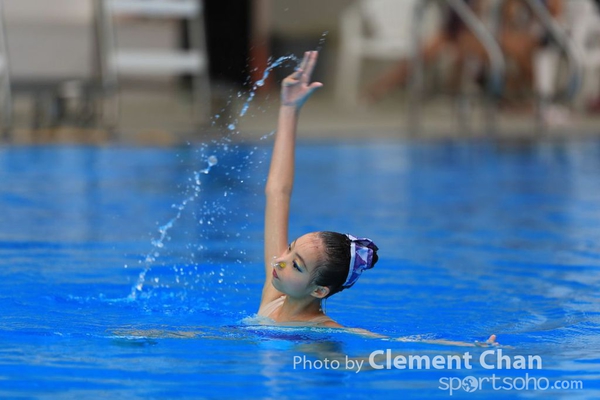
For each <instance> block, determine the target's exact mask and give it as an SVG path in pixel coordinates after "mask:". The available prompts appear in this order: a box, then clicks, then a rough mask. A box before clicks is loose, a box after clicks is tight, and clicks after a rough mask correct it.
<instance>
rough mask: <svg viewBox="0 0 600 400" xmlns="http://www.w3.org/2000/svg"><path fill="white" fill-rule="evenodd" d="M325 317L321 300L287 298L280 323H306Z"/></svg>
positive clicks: (280, 315) (280, 314)
mask: <svg viewBox="0 0 600 400" xmlns="http://www.w3.org/2000/svg"><path fill="white" fill-rule="evenodd" d="M319 315H323V311H322V309H321V299H317V298H315V297H310V298H304V299H295V298H292V297H289V296H288V297H286V298H285V301H284V303H283V305H282V307H281V311H280V313H279V316H278V320H279V321H278V322H284V321H305V320H308V319H311V318H314V317H316V316H319Z"/></svg>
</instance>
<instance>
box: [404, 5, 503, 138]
mask: <svg viewBox="0 0 600 400" xmlns="http://www.w3.org/2000/svg"><path fill="white" fill-rule="evenodd" d="M433 1H436V2H439V0H423V1H421V2H420V3H419V5H418V6H417V7H416V9H415V21H421V20H422V19H423V15H424V13H425V10H426V8H427V7H428V6H429V5H431V4H432V3H433ZM446 3H447V4H448V5H449V6H450V7H451V8H452V9H453V10H454V11H455V12H456V13H457V14H458V16H459V17H460V18H461V19H462V20H463V22H464V23H465V25H466V26H467V28H468V29H470V30H471V31H472V32H473V34H475V36H476V37H477V39H478V40H479V41H480V43H481V44H482V46H483V47H484V49H485V51H486V52H487V54H488V57H489V59H490V77H489V79H488V82H487V91H486V95H487V96H486V99H487V101H486V114H487V118H486V122H487V123H488V127H487V128H488V129H487V130H488V132H489V133H493V132H495V130H496V118H495V116H496V107H495V105H496V100H497V99H498V97H499V96H500V95H501V94H502V91H503V89H504V76H505V71H506V62H505V60H504V55H503V53H502V50H501V49H500V45H499V44H498V42H497V41H496V38H495V35H493V33H491V32H490V31H489V30H488V29H487V28H486V27H485V25H484V24H483V22H482V21H481V20H480V19H479V17H477V15H476V14H475V13H474V12H473V11H472V10H471V9H470V8H469V7H468V6H467V5H466V4H465V3H464V2H463V1H462V0H446ZM413 40H414V41H415V45H414V47H413V48H414V50H413V57H412V68H411V69H410V70H411V75H412V77H411V78H412V79H411V80H410V82H411V83H410V87H411V97H412V101H410V102H409V107H408V111H409V117H408V118H409V121H410V125H411V131H412V132H415V133H416V132H418V131H419V130H420V119H421V93H422V91H423V60H422V58H421V35H420V31H419V24H414V25H413ZM463 117H464V116H463Z"/></svg>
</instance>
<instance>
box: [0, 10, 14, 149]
mask: <svg viewBox="0 0 600 400" xmlns="http://www.w3.org/2000/svg"><path fill="white" fill-rule="evenodd" d="M12 101H13V99H12V91H11V79H10V63H9V56H8V42H7V40H6V26H5V24H4V8H3V4H2V1H0V107H1V110H2V111H1V113H2V115H1V116H0V118H1V119H2V121H1V125H0V127H1V131H0V139H2V140H9V139H10V136H11V135H10V134H11V132H10V131H11V128H12V119H13V104H12Z"/></svg>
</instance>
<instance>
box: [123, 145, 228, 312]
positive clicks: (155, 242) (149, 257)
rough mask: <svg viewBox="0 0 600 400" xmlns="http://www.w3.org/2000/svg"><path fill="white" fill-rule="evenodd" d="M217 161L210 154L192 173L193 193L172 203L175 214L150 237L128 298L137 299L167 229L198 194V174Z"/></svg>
mask: <svg viewBox="0 0 600 400" xmlns="http://www.w3.org/2000/svg"><path fill="white" fill-rule="evenodd" d="M217 162H218V159H217V157H216V156H214V155H211V156H210V157H208V158H207V159H206V163H207V167H206V168H204V169H202V170H200V171H199V172H195V173H194V185H193V194H192V195H191V196H189V197H188V198H186V199H185V200H183V201H182V202H181V204H174V205H173V208H175V209H176V210H177V214H176V215H175V216H174V217H173V218H171V220H169V222H167V223H166V224H164V225H162V226H160V227H159V228H158V233H159V234H160V236H159V237H158V238H156V239H152V241H151V242H150V243H151V244H152V247H153V249H152V250H150V252H149V253H148V254H146V257H144V269H143V270H142V272H140V274H139V275H138V279H137V281H136V284H135V285H134V286H133V287H132V288H131V293H130V294H129V296H128V299H129V300H135V299H137V297H138V294H139V293H141V292H142V289H143V288H144V283H145V282H146V275H147V274H148V272H149V271H150V269H151V267H152V264H154V262H155V261H156V259H157V258H158V257H159V256H160V251H159V250H160V249H162V248H163V247H164V245H165V244H164V242H165V239H166V238H167V234H168V232H169V230H170V229H171V228H173V225H175V222H177V220H178V219H179V218H181V214H182V212H183V211H184V210H185V207H186V206H187V205H188V203H190V202H192V201H194V200H195V199H196V197H198V196H199V194H200V185H201V184H202V182H201V180H200V174H201V173H202V174H208V173H209V172H210V169H211V168H212V167H214V166H215V165H217Z"/></svg>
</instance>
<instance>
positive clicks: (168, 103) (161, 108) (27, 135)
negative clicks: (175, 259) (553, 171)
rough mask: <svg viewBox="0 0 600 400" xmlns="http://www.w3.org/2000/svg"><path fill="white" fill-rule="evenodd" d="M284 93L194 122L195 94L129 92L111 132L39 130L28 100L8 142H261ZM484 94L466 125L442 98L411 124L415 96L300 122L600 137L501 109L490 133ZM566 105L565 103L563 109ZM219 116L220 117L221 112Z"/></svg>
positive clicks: (307, 136) (379, 129)
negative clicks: (410, 103) (192, 100)
mask: <svg viewBox="0 0 600 400" xmlns="http://www.w3.org/2000/svg"><path fill="white" fill-rule="evenodd" d="M277 96H278V94H277V93H276V92H273V93H270V94H264V93H263V94H258V95H257V96H256V97H255V98H254V100H253V101H252V102H251V103H250V108H249V110H248V112H247V114H246V115H245V116H244V117H240V116H239V114H240V111H241V109H242V107H243V105H244V103H245V101H246V100H247V93H246V94H243V95H241V96H240V97H238V96H237V95H236V92H235V91H233V90H229V91H227V92H225V93H221V94H220V95H217V96H214V97H215V100H213V104H212V110H211V112H210V115H211V116H212V117H211V120H210V121H209V120H205V121H204V122H203V123H202V124H201V125H200V126H198V125H197V124H195V123H194V120H193V117H192V112H191V103H190V97H189V95H186V94H185V93H183V92H181V91H179V92H178V91H174V90H170V91H169V90H166V91H162V92H148V91H144V92H141V91H128V92H125V93H123V95H122V108H121V114H120V119H119V123H118V128H117V129H116V130H115V131H114V132H113V133H112V134H111V132H109V131H108V130H106V129H103V128H90V127H85V128H82V127H77V126H76V124H70V125H69V124H68V123H67V124H64V125H61V126H60V127H57V128H52V129H50V128H42V129H32V128H31V127H28V125H30V120H31V107H30V105H28V104H26V102H25V100H24V99H22V101H21V102H20V103H19V102H18V103H17V104H16V105H15V129H14V130H13V131H12V137H11V139H10V141H8V143H13V144H16V145H19V144H36V143H39V144H45V143H86V144H100V145H105V144H117V145H141V146H170V145H178V144H182V143H200V142H203V141H206V140H211V139H217V138H219V137H222V136H224V135H231V131H229V130H228V128H227V127H228V126H229V125H230V124H232V123H233V124H234V125H235V131H236V132H237V131H239V132H240V134H239V135H231V138H232V140H235V138H242V139H243V140H254V139H256V140H258V139H260V138H261V137H263V136H264V135H265V134H268V133H269V132H272V131H273V130H274V129H275V126H276V118H277V109H278V99H277ZM481 101H482V99H481V98H473V99H472V100H471V102H470V106H469V107H470V109H471V112H470V114H469V115H470V117H469V118H468V120H469V121H468V125H467V126H466V125H461V124H460V123H459V118H458V115H459V113H458V111H457V110H458V107H457V106H456V101H455V100H454V99H452V98H449V97H443V96H436V97H433V98H432V99H429V100H427V101H426V102H425V103H424V105H423V108H422V118H421V121H422V122H421V129H420V131H419V133H411V132H413V131H412V130H411V129H409V123H408V120H409V119H408V110H407V107H408V101H407V98H406V96H405V95H403V94H402V93H398V94H397V95H396V96H395V97H394V96H392V97H390V98H388V99H386V100H384V101H382V102H381V103H379V104H376V105H373V106H370V107H358V108H353V109H347V108H346V109H344V108H342V107H339V106H338V105H336V103H335V101H334V98H333V93H331V92H330V91H327V90H323V91H321V92H317V93H316V94H315V95H314V96H313V98H312V99H311V100H310V101H309V102H308V103H307V104H306V105H305V106H304V109H303V110H302V117H301V121H300V125H299V137H300V138H301V139H303V140H315V141H319V140H338V139H342V140H364V139H382V140H396V139H409V138H422V139H426V140H436V139H452V138H478V137H489V136H490V135H494V137H498V138H501V139H503V138H507V139H522V138H523V139H536V138H547V137H551V138H558V139H565V138H572V137H577V138H580V137H589V136H598V135H600V114H585V113H582V112H572V113H571V114H570V116H568V119H565V118H564V112H562V113H561V112H559V113H558V114H556V115H555V116H558V118H556V119H557V121H555V123H554V124H553V126H550V127H548V128H547V129H546V130H545V131H543V132H542V131H540V130H539V129H538V127H539V125H538V124H536V120H535V118H534V116H533V111H514V110H512V111H500V112H498V113H497V121H496V127H497V128H496V132H495V133H490V130H489V129H488V126H489V125H488V124H487V123H486V118H485V113H484V112H483V107H481V105H480V104H481ZM564 110H566V108H563V111H564ZM217 114H219V115H220V117H219V118H215V115H217Z"/></svg>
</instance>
